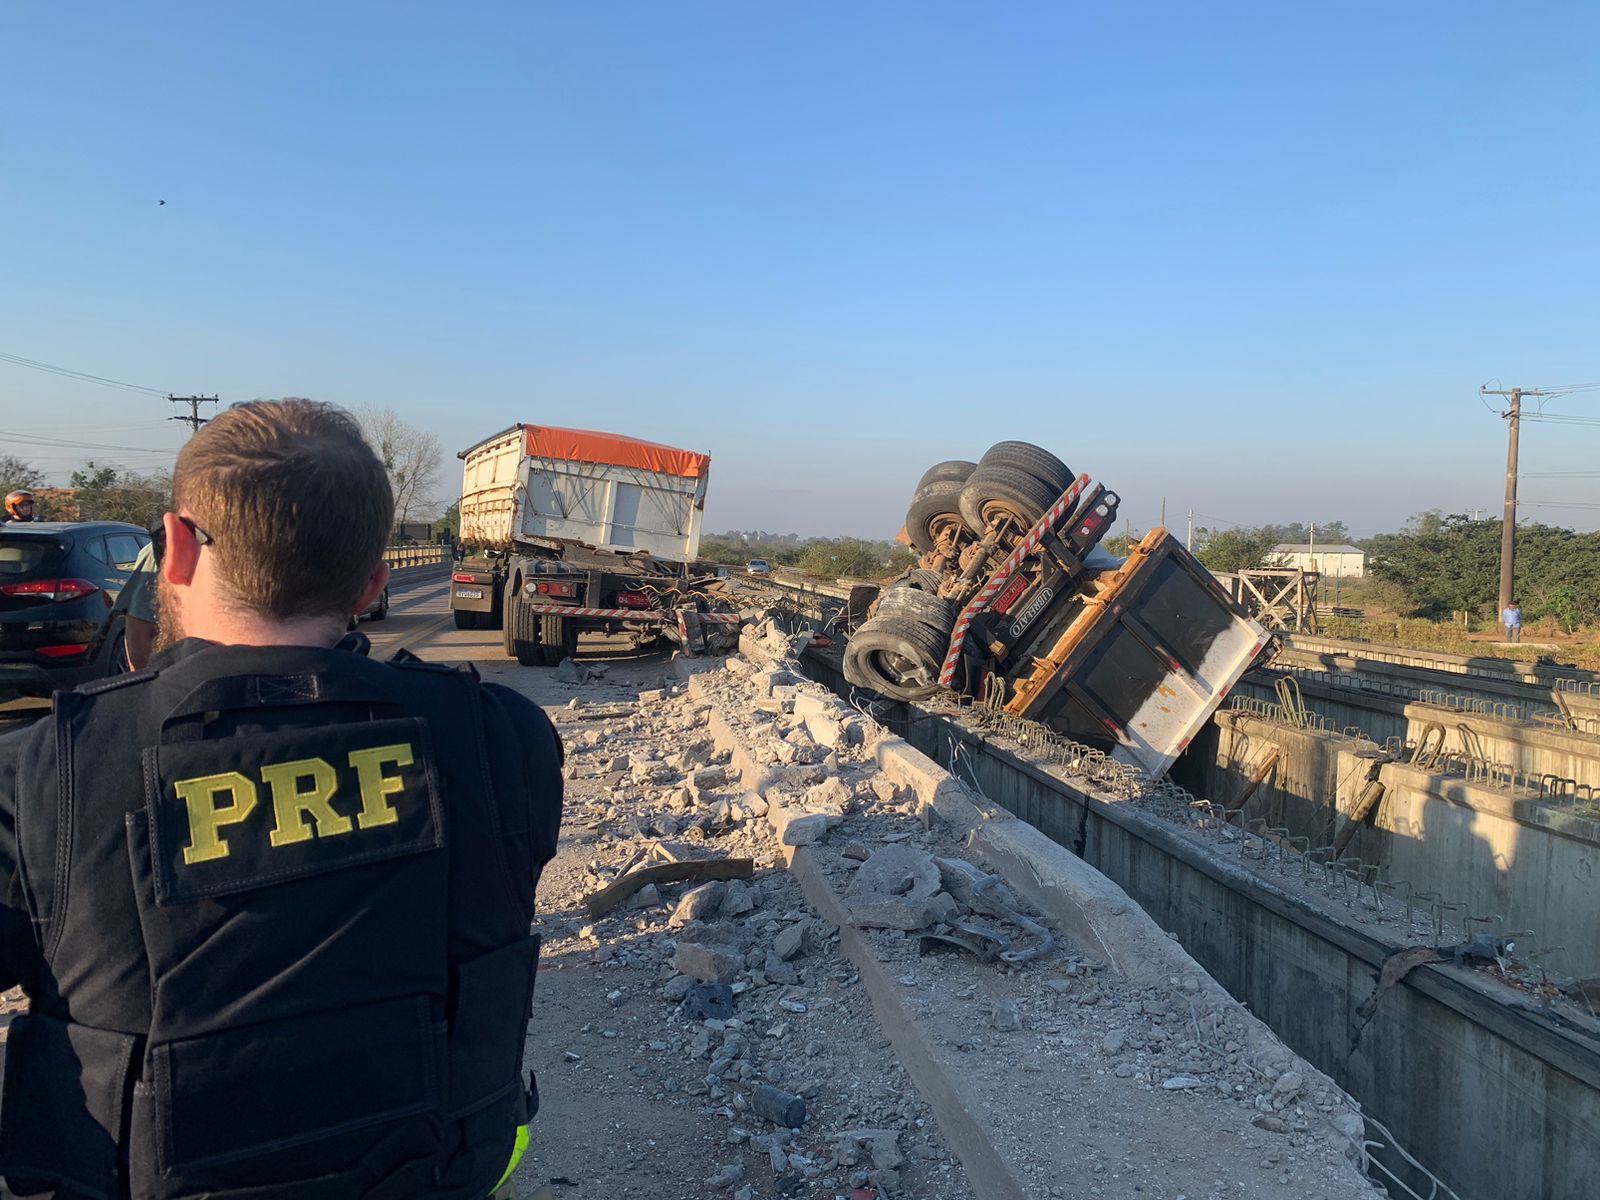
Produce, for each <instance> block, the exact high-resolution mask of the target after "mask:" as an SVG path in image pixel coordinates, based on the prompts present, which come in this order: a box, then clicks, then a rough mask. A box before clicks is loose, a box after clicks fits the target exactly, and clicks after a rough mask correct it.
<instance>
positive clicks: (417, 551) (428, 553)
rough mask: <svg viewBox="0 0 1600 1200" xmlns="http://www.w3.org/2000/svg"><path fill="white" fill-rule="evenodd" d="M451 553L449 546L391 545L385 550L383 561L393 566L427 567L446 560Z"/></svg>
mask: <svg viewBox="0 0 1600 1200" xmlns="http://www.w3.org/2000/svg"><path fill="white" fill-rule="evenodd" d="M449 553H450V547H449V546H390V547H389V548H388V549H386V550H385V551H384V552H383V561H384V562H386V563H388V564H389V566H390V567H391V568H393V567H425V566H429V565H430V564H433V563H442V562H444V561H445V560H446V559H447V558H448V557H449Z"/></svg>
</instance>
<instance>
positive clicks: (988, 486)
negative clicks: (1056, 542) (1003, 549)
mask: <svg viewBox="0 0 1600 1200" xmlns="http://www.w3.org/2000/svg"><path fill="white" fill-rule="evenodd" d="M1065 490H1066V488H1065V487H1060V488H1058V487H1056V486H1055V484H1054V483H1053V482H1046V481H1045V480H1043V479H1040V478H1039V477H1038V476H1037V475H1030V474H1028V472H1026V471H1023V470H1020V469H1018V468H1017V467H1002V466H985V465H982V464H980V465H979V466H978V469H977V470H976V471H974V472H973V473H972V478H971V479H969V480H967V482H966V484H965V486H963V487H962V489H961V519H962V520H963V521H964V522H966V525H967V528H969V529H971V530H972V531H973V532H975V533H978V534H980V535H981V533H982V531H983V530H985V529H987V528H988V526H989V522H990V521H991V520H993V519H1001V520H1004V521H1005V522H1006V523H1007V525H1009V526H1010V533H1011V537H1012V538H1013V539H1015V538H1018V537H1021V536H1022V535H1023V534H1024V533H1026V532H1027V531H1028V529H1029V528H1030V527H1031V526H1032V525H1033V524H1034V523H1035V522H1036V521H1038V519H1039V518H1040V517H1042V516H1044V514H1045V511H1046V510H1047V509H1048V508H1049V507H1050V506H1051V505H1052V504H1054V503H1055V502H1056V500H1057V498H1058V497H1060V495H1061V493H1062V492H1063V491H1065ZM1002 544H1004V543H1002Z"/></svg>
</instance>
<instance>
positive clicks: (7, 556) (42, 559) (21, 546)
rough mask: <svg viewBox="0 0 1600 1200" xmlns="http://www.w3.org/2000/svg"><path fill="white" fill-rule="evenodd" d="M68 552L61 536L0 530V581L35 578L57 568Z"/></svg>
mask: <svg viewBox="0 0 1600 1200" xmlns="http://www.w3.org/2000/svg"><path fill="white" fill-rule="evenodd" d="M66 553H67V547H66V545H65V543H63V542H62V541H61V540H60V539H58V538H53V537H41V536H40V535H38V534H26V533H0V583H7V582H15V581H16V580H21V579H31V578H32V577H33V576H35V575H40V574H43V573H44V572H46V571H50V570H53V569H56V568H58V567H59V566H60V564H61V561H62V560H63V559H64V558H65V557H66Z"/></svg>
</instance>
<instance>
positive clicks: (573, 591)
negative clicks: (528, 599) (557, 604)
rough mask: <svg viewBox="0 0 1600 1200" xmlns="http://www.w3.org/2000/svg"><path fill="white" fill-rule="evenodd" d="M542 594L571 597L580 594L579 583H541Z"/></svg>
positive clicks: (540, 590)
mask: <svg viewBox="0 0 1600 1200" xmlns="http://www.w3.org/2000/svg"><path fill="white" fill-rule="evenodd" d="M539 594H540V595H541V596H565V597H566V598H567V599H569V600H570V599H571V598H572V597H573V596H576V595H577V594H578V585H577V584H575V583H549V582H545V583H541V584H540V585H539Z"/></svg>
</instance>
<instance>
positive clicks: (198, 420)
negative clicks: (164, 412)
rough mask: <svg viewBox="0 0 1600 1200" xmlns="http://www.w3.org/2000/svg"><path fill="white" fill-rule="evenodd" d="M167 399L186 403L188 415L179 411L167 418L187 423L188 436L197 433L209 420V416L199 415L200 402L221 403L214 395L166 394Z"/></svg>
mask: <svg viewBox="0 0 1600 1200" xmlns="http://www.w3.org/2000/svg"><path fill="white" fill-rule="evenodd" d="M167 399H168V400H171V401H172V402H173V403H174V404H187V405H188V406H189V415H188V416H184V415H183V414H182V413H179V414H178V415H177V416H175V417H169V418H168V419H169V420H172V421H182V422H183V423H184V424H185V425H187V426H188V427H189V436H190V437H193V436H194V435H195V434H197V433H199V432H200V426H202V425H204V424H205V423H206V422H207V421H208V420H210V418H209V417H202V416H201V415H200V406H201V405H202V404H219V403H221V401H219V400H218V399H217V397H215V396H168V397H167Z"/></svg>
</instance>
